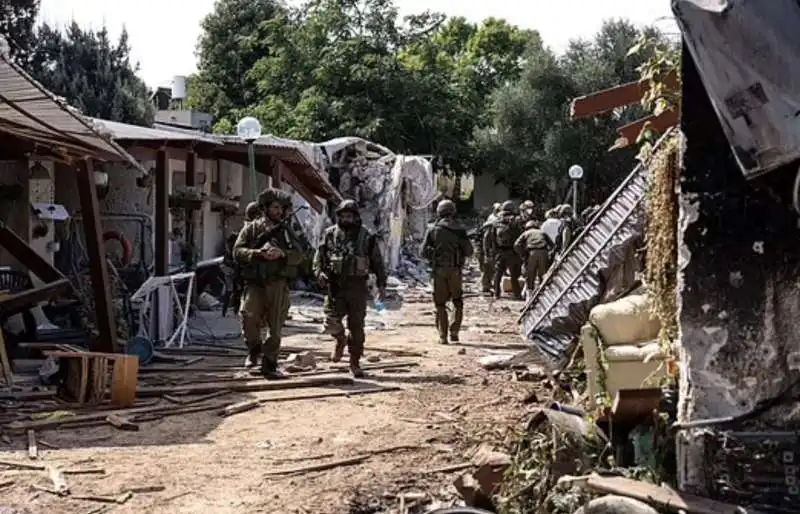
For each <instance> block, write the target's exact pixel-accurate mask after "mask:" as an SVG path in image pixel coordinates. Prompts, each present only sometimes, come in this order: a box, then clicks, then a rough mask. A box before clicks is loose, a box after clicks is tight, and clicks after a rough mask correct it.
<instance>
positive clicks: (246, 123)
mask: <svg viewBox="0 0 800 514" xmlns="http://www.w3.org/2000/svg"><path fill="white" fill-rule="evenodd" d="M236 135H237V136H239V137H240V138H241V139H244V140H245V141H247V142H252V141H255V140H256V139H258V138H260V137H261V123H260V122H259V121H258V120H257V119H255V118H253V117H252V116H246V117H244V118H242V119H241V120H239V123H237V124H236Z"/></svg>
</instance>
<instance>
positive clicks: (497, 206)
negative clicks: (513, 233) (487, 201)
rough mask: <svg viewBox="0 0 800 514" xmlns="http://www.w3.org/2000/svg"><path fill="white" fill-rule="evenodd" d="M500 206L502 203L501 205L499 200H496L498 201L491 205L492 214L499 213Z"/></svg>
mask: <svg viewBox="0 0 800 514" xmlns="http://www.w3.org/2000/svg"><path fill="white" fill-rule="evenodd" d="M501 207H503V205H502V204H501V203H499V202H498V203H495V204H494V205H493V206H492V212H493V213H494V214H500V208H501Z"/></svg>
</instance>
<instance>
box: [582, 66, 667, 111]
mask: <svg viewBox="0 0 800 514" xmlns="http://www.w3.org/2000/svg"><path fill="white" fill-rule="evenodd" d="M664 85H665V86H666V87H667V88H668V89H669V90H674V91H677V90H678V88H679V87H680V83H679V80H678V75H677V74H676V73H675V72H670V73H669V74H668V75H667V76H666V77H664ZM649 88H650V84H649V82H648V81H644V80H641V81H638V82H629V83H627V84H622V85H620V86H615V87H612V88H609V89H604V90H603V91H598V92H596V93H592V94H589V95H586V96H579V97H578V98H575V99H574V100H572V106H571V107H570V117H571V118H572V119H573V120H578V119H581V118H590V117H592V116H597V115H598V114H603V113H606V112H608V111H612V110H614V109H616V108H618V107H627V106H628V105H633V104H635V103H639V102H641V101H642V97H643V96H644V94H645V93H646V92H647V90H648V89H649Z"/></svg>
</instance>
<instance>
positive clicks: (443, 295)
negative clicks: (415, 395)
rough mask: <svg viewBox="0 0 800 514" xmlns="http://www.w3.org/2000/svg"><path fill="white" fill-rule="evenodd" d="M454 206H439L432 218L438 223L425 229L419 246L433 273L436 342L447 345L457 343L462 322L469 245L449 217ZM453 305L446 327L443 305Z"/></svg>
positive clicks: (463, 233)
mask: <svg viewBox="0 0 800 514" xmlns="http://www.w3.org/2000/svg"><path fill="white" fill-rule="evenodd" d="M455 213H456V206H455V204H454V203H453V202H451V201H450V200H443V201H441V202H439V205H438V206H437V208H436V214H437V215H438V216H439V220H438V221H436V223H434V224H432V225H430V226H429V227H428V230H427V232H426V233H425V238H424V240H423V243H422V256H423V257H424V258H425V259H428V261H430V264H431V268H432V269H433V303H434V305H435V306H436V329H437V330H438V331H439V342H440V343H442V344H447V335H448V331H449V332H450V340H451V341H453V342H456V341H458V332H459V331H460V330H461V322H462V321H463V319H464V288H463V282H462V270H463V267H464V263H465V262H466V260H467V259H469V258H470V257H472V243H471V242H470V240H469V238H468V237H467V232H466V230H464V228H462V227H461V226H459V225H458V224H457V223H456V222H455V221H454V220H453V216H454V215H455ZM449 301H452V302H453V308H454V310H455V313H454V314H453V323H452V324H448V319H447V302H449Z"/></svg>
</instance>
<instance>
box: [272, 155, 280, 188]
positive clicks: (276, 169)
mask: <svg viewBox="0 0 800 514" xmlns="http://www.w3.org/2000/svg"><path fill="white" fill-rule="evenodd" d="M270 164H271V166H270V168H271V170H272V173H271V174H270V176H269V179H270V187H273V188H277V189H280V187H281V184H282V183H283V173H282V171H283V170H282V169H281V161H280V160H278V159H276V158H275V157H272V158H271V159H270Z"/></svg>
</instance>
